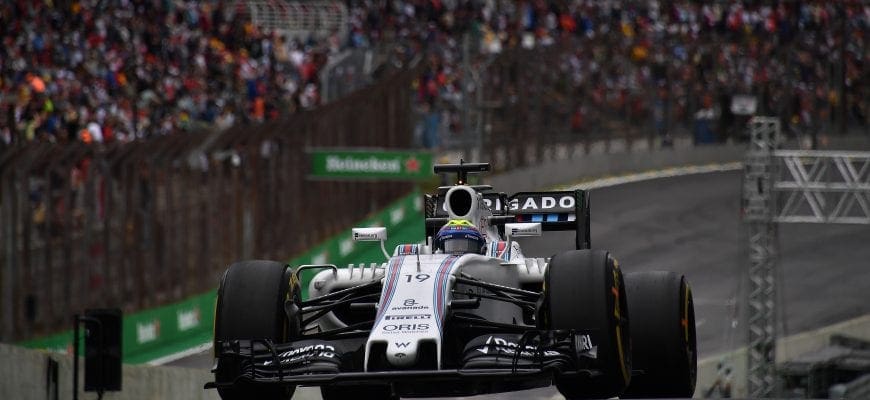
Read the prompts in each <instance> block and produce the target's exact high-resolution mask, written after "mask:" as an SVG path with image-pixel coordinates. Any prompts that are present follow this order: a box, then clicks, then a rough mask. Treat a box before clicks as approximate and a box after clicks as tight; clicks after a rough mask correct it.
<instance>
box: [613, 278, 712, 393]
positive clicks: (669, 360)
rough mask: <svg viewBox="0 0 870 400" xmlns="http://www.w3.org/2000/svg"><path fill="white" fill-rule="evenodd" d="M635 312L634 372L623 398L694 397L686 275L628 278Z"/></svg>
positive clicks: (692, 325)
mask: <svg viewBox="0 0 870 400" xmlns="http://www.w3.org/2000/svg"><path fill="white" fill-rule="evenodd" d="M625 284H626V288H627V290H628V293H629V299H628V307H629V310H631V313H632V316H633V318H632V321H631V323H632V326H631V328H632V332H631V334H632V344H633V346H634V347H633V349H634V358H633V360H634V368H635V369H636V370H640V371H642V373H641V374H639V375H636V376H634V377H633V378H632V381H631V385H629V387H628V389H627V390H626V392H625V393H624V394H623V396H622V397H624V398H651V397H658V398H661V397H667V398H678V397H680V398H682V397H692V395H693V394H694V392H695V381H696V378H697V363H698V360H697V357H698V355H697V354H698V351H697V342H696V333H695V307H694V302H693V299H692V290H691V288H690V287H689V284H688V281H687V280H686V278H685V277H684V276H681V275H679V274H677V273H674V272H666V271H649V272H633V273H629V274H626V275H625Z"/></svg>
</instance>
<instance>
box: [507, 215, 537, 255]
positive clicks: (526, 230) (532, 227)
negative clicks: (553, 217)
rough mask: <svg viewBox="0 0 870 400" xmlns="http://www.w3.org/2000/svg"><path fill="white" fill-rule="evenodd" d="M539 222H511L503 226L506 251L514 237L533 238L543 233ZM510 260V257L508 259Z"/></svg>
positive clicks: (508, 249)
mask: <svg viewBox="0 0 870 400" xmlns="http://www.w3.org/2000/svg"><path fill="white" fill-rule="evenodd" d="M543 231H544V230H543V228H541V223H540V222H511V223H507V224H504V234H505V239H506V241H507V251H510V249H511V245H512V243H511V242H512V239H513V238H515V237H535V236H541V234H542V233H543ZM508 259H510V257H508Z"/></svg>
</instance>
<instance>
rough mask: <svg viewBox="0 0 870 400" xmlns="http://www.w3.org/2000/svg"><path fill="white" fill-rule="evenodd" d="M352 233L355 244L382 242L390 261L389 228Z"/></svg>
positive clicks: (356, 229) (353, 230)
mask: <svg viewBox="0 0 870 400" xmlns="http://www.w3.org/2000/svg"><path fill="white" fill-rule="evenodd" d="M539 225H540V224H539ZM351 232H352V234H353V241H354V242H381V251H382V252H383V253H384V257H386V258H387V260H389V259H390V254H389V253H387V248H386V246H385V245H384V242H386V241H387V228H384V227H375V228H353V229H352V230H351Z"/></svg>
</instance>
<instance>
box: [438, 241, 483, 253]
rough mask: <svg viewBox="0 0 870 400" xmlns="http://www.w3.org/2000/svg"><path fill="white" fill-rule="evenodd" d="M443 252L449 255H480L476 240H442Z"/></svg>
mask: <svg viewBox="0 0 870 400" xmlns="http://www.w3.org/2000/svg"><path fill="white" fill-rule="evenodd" d="M444 252H445V253H449V254H465V253H480V246H479V245H478V243H477V241H476V240H470V239H447V240H444Z"/></svg>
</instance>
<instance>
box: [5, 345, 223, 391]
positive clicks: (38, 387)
mask: <svg viewBox="0 0 870 400" xmlns="http://www.w3.org/2000/svg"><path fill="white" fill-rule="evenodd" d="M49 358H51V359H54V360H55V361H57V362H58V364H59V371H58V381H59V382H58V393H59V397H58V398H59V399H71V398H72V357H71V356H67V355H62V354H56V353H47V352H43V351H37V350H28V349H24V348H22V347H17V346H12V345H9V344H2V343H0V399H17V400H30V399H33V400H37V399H38V400H44V399H48V398H49V397H48V392H47V390H48V384H47V368H48V359H49ZM79 367H80V369H79V391H80V392H79V398H80V399H94V398H96V394H95V393H90V392H89V393H87V394H86V393H85V392H84V391H82V388H83V387H84V362H83V361H82V362H81V363H80V364H79ZM211 378H212V375H211V374H210V373H209V372H208V370H198V369H189V368H177V367H150V366H143V365H124V366H123V377H122V387H123V389H124V390H123V391H121V392H106V394H105V396H104V397H103V398H104V399H106V400H120V399H124V400H159V399H184V400H205V399H215V400H217V399H219V397H218V394H217V391H215V390H203V388H202V386H203V385H204V384H205V383H206V382H207V381H209V380H211ZM51 398H53V397H51Z"/></svg>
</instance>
